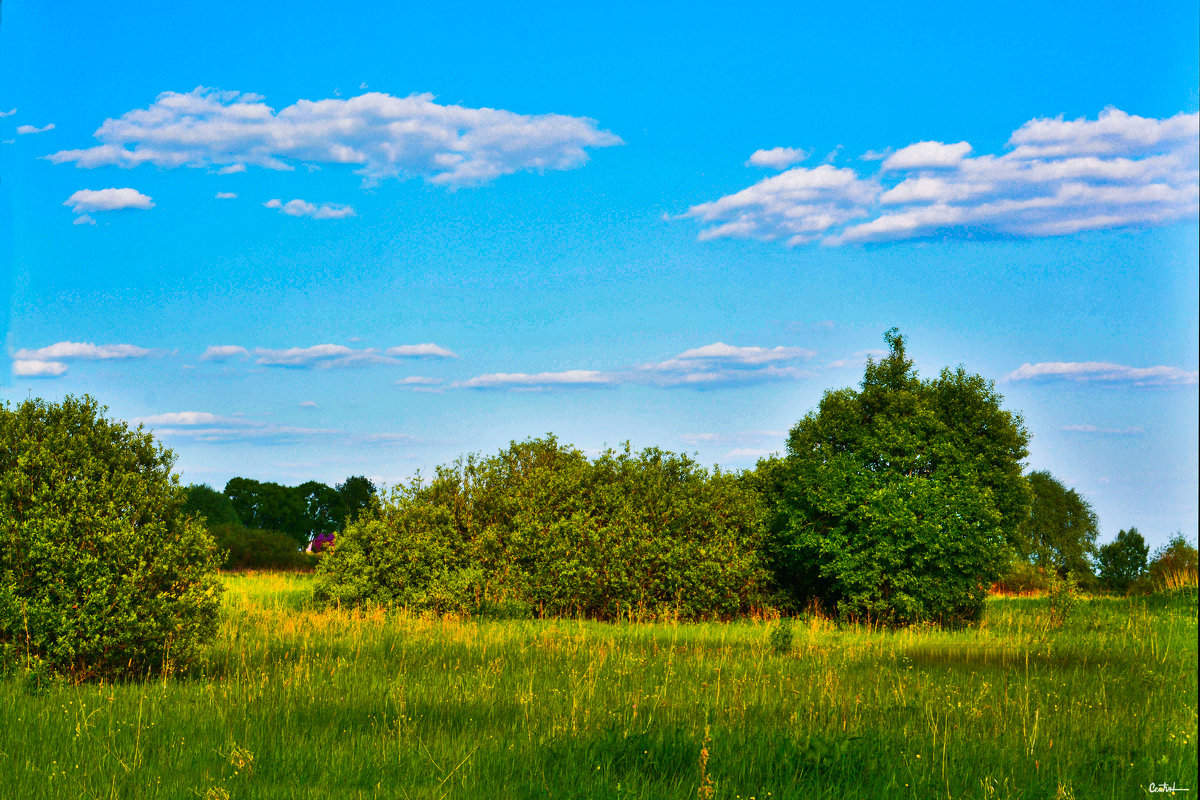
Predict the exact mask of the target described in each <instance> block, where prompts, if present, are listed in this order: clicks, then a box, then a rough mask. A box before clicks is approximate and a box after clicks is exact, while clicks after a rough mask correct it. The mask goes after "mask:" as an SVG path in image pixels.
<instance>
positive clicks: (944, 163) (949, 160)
mask: <svg viewBox="0 0 1200 800" xmlns="http://www.w3.org/2000/svg"><path fill="white" fill-rule="evenodd" d="M971 149H972V148H971V144H970V143H969V142H957V143H956V144H945V143H944V142H917V143H916V144H910V145H909V146H908V147H902V148H900V149H899V150H897V151H896V152H894V153H892V154H891V155H890V156H888V157H887V159H885V160H884V162H883V168H884V169H885V170H897V169H921V168H925V167H956V166H958V165H959V164H961V163H962V160H963V159H964V158H966V156H967V153H970V152H971Z"/></svg>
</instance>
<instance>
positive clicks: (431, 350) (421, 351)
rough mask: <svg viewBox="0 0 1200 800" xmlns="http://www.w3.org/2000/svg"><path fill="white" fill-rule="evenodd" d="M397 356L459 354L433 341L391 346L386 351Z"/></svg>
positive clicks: (443, 356)
mask: <svg viewBox="0 0 1200 800" xmlns="http://www.w3.org/2000/svg"><path fill="white" fill-rule="evenodd" d="M384 352H385V353H387V354H388V355H389V356H395V357H396V358H458V356H457V355H455V354H454V353H452V352H451V351H449V350H447V349H446V348H444V347H440V346H438V345H436V344H434V343H433V342H425V343H423V344H404V345H400V346H399V347H389V348H388V349H387V350H385V351H384Z"/></svg>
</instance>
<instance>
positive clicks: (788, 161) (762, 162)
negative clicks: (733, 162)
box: [746, 147, 808, 169]
mask: <svg viewBox="0 0 1200 800" xmlns="http://www.w3.org/2000/svg"><path fill="white" fill-rule="evenodd" d="M806 158H808V153H807V152H806V151H804V150H799V149H797V148H795V147H772V148H771V149H770V150H755V151H754V152H753V153H752V154H751V155H750V160H749V161H747V162H746V166H748V167H768V168H770V169H787V168H788V167H790V166H792V165H793V164H799V163H800V162H801V161H803V160H804V159H806Z"/></svg>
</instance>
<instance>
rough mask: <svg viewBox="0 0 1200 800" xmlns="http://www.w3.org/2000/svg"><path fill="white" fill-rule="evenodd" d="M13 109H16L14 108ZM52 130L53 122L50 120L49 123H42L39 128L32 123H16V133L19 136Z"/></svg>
mask: <svg viewBox="0 0 1200 800" xmlns="http://www.w3.org/2000/svg"><path fill="white" fill-rule="evenodd" d="M13 111H16V109H15V108H14V109H13ZM52 130H54V123H53V122H51V123H50V124H49V125H43V126H42V127H40V128H35V127H33V126H32V125H18V126H17V134H18V135H20V136H27V135H29V134H31V133H45V132H46V131H52Z"/></svg>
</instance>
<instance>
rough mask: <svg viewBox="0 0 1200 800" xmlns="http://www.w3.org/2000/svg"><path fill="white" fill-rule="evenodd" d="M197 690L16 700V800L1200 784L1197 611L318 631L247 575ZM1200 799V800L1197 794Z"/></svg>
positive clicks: (32, 685)
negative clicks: (977, 620)
mask: <svg viewBox="0 0 1200 800" xmlns="http://www.w3.org/2000/svg"><path fill="white" fill-rule="evenodd" d="M225 584H226V589H227V590H226V593H225V596H224V601H223V607H222V614H221V625H220V630H219V633H218V635H217V638H216V640H215V641H214V642H213V643H212V644H211V645H210V646H209V647H208V649H207V650H206V652H205V653H204V655H203V657H202V658H201V659H200V661H199V662H198V663H197V664H196V665H195V667H194V668H193V669H192V670H191V671H190V672H189V674H186V675H170V676H166V677H160V678H156V679H153V680H150V681H148V682H141V683H118V684H112V683H104V684H91V685H79V686H73V685H68V684H63V683H54V682H49V683H45V682H39V681H38V680H36V679H34V678H31V677H28V676H26V677H19V676H18V677H10V678H7V679H4V680H3V681H0V797H2V798H76V797H79V798H130V799H132V798H188V797H200V798H206V799H208V800H214V799H215V798H325V797H335V798H339V800H350V799H351V798H534V797H545V798H651V799H653V800H658V799H659V798H701V799H702V800H703V799H705V798H728V799H729V800H734V799H737V800H745V799H746V798H755V799H756V800H763V799H764V798H885V797H886V798H910V797H911V798H1079V799H1080V800H1084V799H1085V798H1087V799H1088V800H1090V799H1091V798H1109V797H1111V798H1130V797H1141V796H1145V795H1147V794H1149V793H1151V788H1150V787H1151V784H1155V787H1156V788H1157V787H1158V786H1163V785H1167V786H1170V785H1172V784H1173V785H1175V786H1176V787H1177V788H1178V789H1180V790H1183V789H1187V790H1189V794H1190V793H1192V792H1196V791H1197V790H1198V789H1200V786H1198V785H1197V604H1196V595H1195V592H1194V590H1192V591H1191V592H1190V593H1188V592H1185V593H1183V594H1180V595H1177V596H1175V597H1172V598H1165V597H1162V596H1152V597H1148V598H1110V597H1087V598H1085V599H1083V600H1082V601H1081V602H1080V603H1079V605H1078V606H1077V607H1076V608H1075V609H1074V612H1073V614H1072V615H1071V617H1070V618H1069V619H1067V621H1066V622H1065V623H1063V624H1061V625H1059V624H1058V623H1057V622H1056V620H1055V619H1054V618H1053V616H1052V615H1051V613H1050V609H1049V607H1048V604H1047V601H1046V600H1045V599H1044V598H1004V597H993V598H991V599H990V600H989V601H988V605H987V609H986V613H985V616H984V619H983V621H982V623H981V624H980V625H978V626H977V627H973V628H966V629H961V630H941V629H937V628H929V627H923V628H906V629H900V630H888V629H882V628H878V627H874V626H871V625H857V626H845V625H842V626H839V625H837V624H835V623H833V622H831V621H829V620H826V619H824V618H821V617H819V616H812V615H810V616H805V617H801V618H799V619H797V620H796V621H795V623H794V624H793V626H792V637H791V638H792V640H791V643H790V647H786V648H785V647H783V646H782V645H783V644H784V642H782V641H781V639H782V638H784V637H781V636H780V634H779V633H778V630H779V622H778V621H776V620H771V619H761V620H747V621H741V622H735V623H687V624H685V623H676V622H673V621H671V620H669V619H667V620H663V619H659V620H656V621H635V620H627V621H623V622H616V623H596V622H589V621H586V620H562V619H559V620H511V619H510V620H499V619H497V620H475V619H463V618H458V617H437V616H431V615H418V614H406V613H403V612H388V613H385V612H383V611H379V610H376V611H370V610H368V611H362V610H343V609H336V608H335V609H315V608H313V606H312V604H311V601H310V599H309V598H310V596H311V577H310V576H306V575H303V574H273V573H263V574H244V575H227V576H225ZM1185 796H1186V795H1185Z"/></svg>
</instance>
